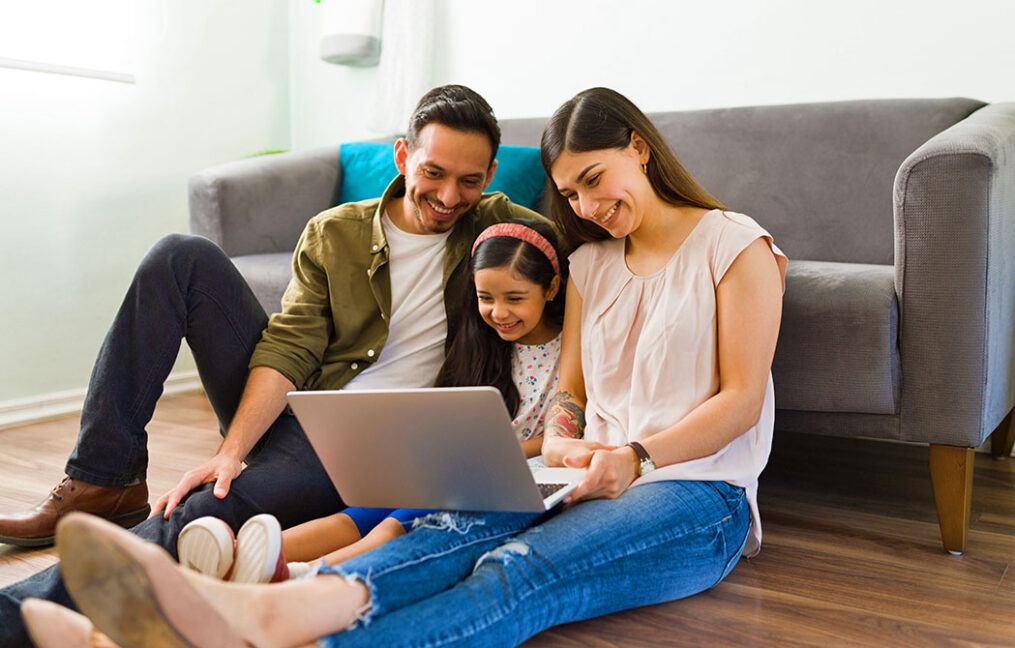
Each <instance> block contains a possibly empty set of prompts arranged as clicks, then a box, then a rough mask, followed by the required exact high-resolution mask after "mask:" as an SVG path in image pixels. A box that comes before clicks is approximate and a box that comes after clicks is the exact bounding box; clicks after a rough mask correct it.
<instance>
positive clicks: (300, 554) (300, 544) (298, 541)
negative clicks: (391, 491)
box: [282, 506, 392, 562]
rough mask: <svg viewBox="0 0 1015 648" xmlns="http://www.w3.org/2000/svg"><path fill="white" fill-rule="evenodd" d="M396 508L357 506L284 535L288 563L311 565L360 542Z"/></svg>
mask: <svg viewBox="0 0 1015 648" xmlns="http://www.w3.org/2000/svg"><path fill="white" fill-rule="evenodd" d="M391 511H392V509H384V508H372V507H363V506H353V507H350V508H347V509H345V510H344V511H342V512H341V513H336V514H334V515H329V516H328V517H325V518H320V519H317V520H311V521H309V522H305V523H303V524H300V525H299V526H296V527H293V528H291V529H286V530H285V532H284V533H283V534H282V550H283V552H284V553H285V556H286V559H287V560H292V561H297V562H310V561H313V560H317V559H318V558H320V557H322V556H325V555H327V554H330V553H331V552H333V551H338V550H340V549H342V548H344V547H348V546H349V545H351V544H353V543H355V542H358V541H359V540H361V539H362V538H363V537H364V536H366V535H367V534H368V533H370V531H371V530H372V529H373V528H374V527H375V526H377V525H378V524H379V523H380V522H381V521H382V520H384V518H386V517H387V516H388V514H389V513H391Z"/></svg>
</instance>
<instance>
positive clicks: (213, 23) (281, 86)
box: [0, 0, 1015, 409]
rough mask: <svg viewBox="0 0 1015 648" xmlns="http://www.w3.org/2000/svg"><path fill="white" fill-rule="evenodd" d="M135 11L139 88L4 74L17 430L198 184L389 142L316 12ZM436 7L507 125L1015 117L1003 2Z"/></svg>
mask: <svg viewBox="0 0 1015 648" xmlns="http://www.w3.org/2000/svg"><path fill="white" fill-rule="evenodd" d="M323 1H324V2H329V1H331V2H333V1H336V0H323ZM131 4H132V6H134V7H135V8H136V12H137V15H136V17H135V18H136V26H137V43H138V45H137V49H136V56H135V64H134V70H133V71H134V73H135V75H136V77H137V83H136V85H122V84H116V83H111V82H104V81H96V80H89V79H79V78H71V77H60V76H53V75H45V74H39V73H33V72H25V71H19V70H7V69H2V68H0V143H2V148H0V227H2V229H0V231H2V235H0V304H3V309H4V310H3V315H2V320H0V321H2V322H3V323H2V329H0V333H2V334H0V367H2V369H0V409H2V406H3V404H4V403H6V402H10V401H16V400H18V399H25V398H31V397H35V396H40V395H46V394H51V393H53V392H61V391H64V390H80V389H82V388H83V387H84V386H85V384H86V382H87V379H88V374H89V371H90V369H91V365H92V362H93V360H94V357H95V353H96V351H97V349H98V346H99V344H100V342H101V338H102V335H103V334H104V332H105V330H106V327H107V326H108V324H109V322H110V320H111V319H112V316H113V313H114V311H115V309H116V307H117V306H118V304H119V301H120V299H121V297H122V294H123V291H124V289H125V288H126V286H127V283H128V282H129V279H130V276H131V274H132V272H133V269H134V267H135V265H136V264H137V262H138V260H139V259H140V258H141V256H142V255H143V254H144V252H145V250H147V248H148V247H149V246H150V245H151V243H152V242H154V241H155V240H156V239H157V238H158V237H159V236H161V235H162V234H164V233H167V232H173V231H186V230H187V220H186V219H187V208H186V180H187V177H188V176H189V175H190V174H191V173H193V172H194V171H196V170H198V169H202V168H204V167H207V166H210V165H212V164H216V163H219V162H223V161H226V160H232V159H236V158H241V157H244V156H247V155H250V154H252V153H255V152H257V151H260V150H265V149H275V148H308V147H313V146H333V145H337V144H338V143H340V142H342V141H347V140H352V139H359V138H365V137H372V136H376V135H378V134H379V133H377V132H375V131H372V130H370V129H369V128H368V124H369V123H370V121H371V117H372V111H373V110H374V106H375V105H376V104H375V103H374V101H375V99H376V96H377V91H378V88H379V87H380V86H379V80H378V78H377V68H365V69H356V68H348V67H341V66H335V65H329V64H326V63H323V62H321V61H320V60H319V59H318V54H317V51H318V46H319V42H318V39H319V37H320V18H321V16H320V14H321V7H320V5H318V4H317V3H315V2H313V0H291V1H290V2H288V3H287V2H285V1H284V0H171V1H170V0H134V1H133V2H132V3H131ZM435 7H436V8H435V16H434V25H433V29H434V43H436V50H435V53H434V64H433V66H432V67H431V70H430V74H431V76H432V80H433V83H435V84H438V83H447V82H457V83H465V84H467V85H470V86H472V87H474V88H475V89H477V90H479V91H480V92H481V93H483V94H484V96H486V97H487V99H489V100H490V102H491V104H493V106H494V108H495V110H496V111H497V113H498V115H499V116H500V117H502V118H506V117H522V116H538V115H547V114H549V113H550V112H552V111H553V110H554V109H555V108H556V107H557V106H558V105H559V104H560V103H561V102H563V101H564V100H565V99H567V98H568V97H569V96H571V95H572V94H574V93H575V92H577V91H578V90H581V89H583V88H586V87H589V86H593V85H607V86H612V87H615V88H617V89H618V90H620V91H621V92H624V93H625V94H627V95H629V96H630V97H631V98H632V99H634V100H635V101H636V102H637V103H638V104H639V105H641V106H642V107H643V108H644V109H646V110H649V111H651V110H666V109H692V108H701V107H710V106H730V105H750V104H766V103H789V102H798V101H825V100H835V99H852V98H869V97H920V96H951V95H965V96H970V97H975V98H979V99H983V100H986V101H1012V100H1015V74H1012V72H1011V70H1013V69H1015V38H1012V37H1011V34H1010V32H1011V25H1013V24H1015V3H1008V2H1003V1H1002V0H997V1H994V0H966V1H964V2H961V3H959V2H954V1H946V0H922V1H919V0H889V1H874V0H856V1H854V2H848V3H842V2H839V3H831V2H813V1H811V0H766V1H764V2H762V1H760V0H758V1H749V0H725V1H724V2H701V1H700V0H698V1H695V2H690V1H686V0H626V1H624V2H618V1H617V0H513V1H511V2H495V1H493V0H489V1H477V0H436V1H435ZM419 28H420V29H425V28H426V26H425V25H422V24H421V25H420V26H419ZM190 366H192V365H190V364H189V363H186V362H185V363H184V365H183V366H182V367H181V369H183V370H186V369H187V368H189V367H190Z"/></svg>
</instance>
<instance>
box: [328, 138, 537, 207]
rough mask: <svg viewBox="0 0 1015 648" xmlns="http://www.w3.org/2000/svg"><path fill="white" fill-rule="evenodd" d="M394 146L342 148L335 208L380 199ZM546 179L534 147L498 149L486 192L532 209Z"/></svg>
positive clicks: (392, 173)
mask: <svg viewBox="0 0 1015 648" xmlns="http://www.w3.org/2000/svg"><path fill="white" fill-rule="evenodd" d="M394 155H395V154H394V144H383V143H380V142H352V143H349V144H343V145H342V146H341V149H340V156H339V161H340V162H341V164H342V188H341V189H340V190H339V193H338V204H339V205H341V204H343V203H347V202H357V201H360V200H368V199H370V198H380V197H381V194H383V193H384V190H385V189H387V187H388V185H389V184H390V183H391V181H392V180H394V179H395V176H397V175H398V169H397V168H396V167H395V160H394ZM545 182H546V177H545V175H544V174H543V165H542V164H541V163H540V161H539V149H538V148H536V147H534V146H501V147H500V149H498V151H497V171H496V172H495V173H494V174H493V182H491V183H490V186H489V187H487V189H486V190H487V191H488V192H489V191H502V192H504V194H506V195H507V197H508V198H510V199H511V202H513V203H515V204H517V205H522V206H524V207H528V208H529V209H535V208H536V204H537V203H538V202H539V194H540V193H542V191H543V185H544V184H545Z"/></svg>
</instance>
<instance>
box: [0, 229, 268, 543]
mask: <svg viewBox="0 0 1015 648" xmlns="http://www.w3.org/2000/svg"><path fill="white" fill-rule="evenodd" d="M266 321H267V320H266V318H265V315H264V311H263V310H262V309H261V307H260V305H259V304H258V303H257V300H256V298H255V297H254V295H253V293H252V292H251V291H250V288H249V287H248V286H247V284H246V283H245V282H244V281H243V278H242V277H241V276H240V275H239V273H238V272H237V270H236V268H235V267H234V266H233V264H232V262H231V261H230V260H229V259H228V258H227V257H226V256H225V254H224V253H223V252H222V250H220V249H219V248H217V247H216V246H215V245H214V244H213V243H211V242H210V241H208V240H206V239H202V238H200V237H194V236H183V235H172V236H167V237H165V238H163V239H162V240H161V241H159V242H158V243H157V244H156V245H155V246H154V247H153V248H152V249H151V251H149V253H148V254H147V255H146V256H145V258H144V260H142V262H141V264H140V266H139V267H138V270H137V272H136V273H135V275H134V280H133V282H132V283H131V285H130V288H129V289H128V291H127V295H126V297H125V298H124V301H123V304H122V305H121V307H120V310H119V312H118V313H117V315H116V317H115V319H114V320H113V325H112V326H111V327H110V330H109V333H108V334H107V335H106V339H105V341H104V342H103V343H102V348H101V350H100V351H99V356H98V359H97V360H96V363H95V367H94V369H93V371H92V376H91V380H90V382H89V387H88V395H87V397H86V399H85V404H84V408H83V410H82V412H81V431H80V434H79V436H78V442H77V446H76V447H75V449H74V451H73V452H72V453H71V456H70V458H69V459H68V461H67V468H66V471H67V475H68V479H65V480H64V481H63V482H61V484H60V485H59V486H58V487H57V488H56V489H55V490H54V492H53V493H51V494H50V496H49V497H47V498H46V500H44V501H43V502H42V503H41V504H40V505H39V506H38V507H36V508H35V509H34V510H32V511H28V512H23V513H17V514H13V515H6V516H0V541H4V542H9V543H11V544H20V545H25V546H42V545H46V544H52V539H53V529H54V528H55V526H56V522H57V520H59V519H60V517H61V516H63V515H64V514H66V513H67V512H69V511H86V512H89V513H94V514H95V515H100V516H102V517H105V518H107V519H110V520H113V521H116V522H118V523H119V524H122V525H124V526H132V525H134V524H137V523H138V522H140V521H142V520H144V519H145V517H147V515H148V511H149V510H150V509H149V506H148V495H149V494H148V488H147V485H146V484H145V472H146V470H147V466H148V447H147V445H148V437H147V433H146V431H145V426H146V425H147V423H148V421H149V420H150V418H151V415H152V412H153V411H154V408H155V403H156V401H157V400H158V398H159V395H160V394H161V393H162V385H163V382H164V381H165V379H166V376H168V374H169V371H170V370H171V369H172V366H173V362H174V361H175V360H176V356H177V353H178V351H179V348H180V340H181V339H183V338H184V337H186V339H187V341H188V343H189V344H190V347H191V349H193V351H194V357H195V358H196V359H197V363H198V369H199V371H200V373H201V378H202V381H203V383H204V386H205V390H206V392H207V393H208V396H209V398H210V399H211V402H212V405H213V406H214V407H215V410H216V413H217V414H218V417H219V420H220V421H221V422H222V425H223V426H225V425H226V424H227V423H228V421H229V420H230V419H231V418H232V415H233V412H234V411H235V409H236V405H237V403H238V401H239V395H240V393H241V391H242V389H243V385H244V381H245V379H246V366H247V361H248V360H249V358H250V354H251V353H252V351H253V348H254V345H255V344H256V343H257V340H258V338H259V336H260V333H261V330H262V329H263V328H264V326H265V323H266Z"/></svg>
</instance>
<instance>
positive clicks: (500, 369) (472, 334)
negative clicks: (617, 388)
mask: <svg viewBox="0 0 1015 648" xmlns="http://www.w3.org/2000/svg"><path fill="white" fill-rule="evenodd" d="M505 222H507V223H518V224H521V225H525V226H526V227H530V228H532V229H534V230H536V231H537V232H539V233H540V234H542V235H543V237H544V238H545V239H546V240H547V241H549V242H550V245H552V246H553V249H554V251H556V252H557V259H558V263H559V264H560V268H561V274H562V275H564V274H566V271H565V264H566V258H565V257H564V255H563V254H562V250H561V248H560V245H559V244H558V243H557V241H558V237H557V233H556V231H555V230H554V228H553V226H552V225H550V224H549V223H547V222H545V221H538V220H534V219H532V220H530V219H512V220H509V221H505ZM487 268H509V269H511V270H512V271H514V272H517V273H518V274H519V275H520V276H522V277H524V278H525V279H527V280H528V281H531V282H532V283H535V284H538V285H539V286H542V288H543V290H549V289H550V285H551V283H552V282H553V277H554V276H556V273H555V272H554V271H553V265H552V264H551V263H550V260H549V259H547V258H546V255H545V254H543V252H542V251H541V250H540V249H539V248H537V247H536V246H535V245H532V244H531V243H528V242H526V241H523V240H521V239H517V238H514V237H511V236H495V237H493V238H489V239H486V240H485V241H483V242H482V243H480V244H479V246H478V247H477V248H476V252H475V254H473V255H472V260H471V261H470V263H469V270H470V272H469V278H468V279H467V280H466V282H465V292H464V294H463V295H462V315H461V323H460V324H459V327H458V333H457V334H456V335H455V339H454V341H453V342H452V343H451V348H450V349H449V350H448V357H447V358H446V359H445V360H444V366H442V367H441V370H440V373H439V374H438V375H437V381H436V383H435V385H436V386H437V387H474V386H480V385H490V386H492V387H496V388H497V389H498V390H499V391H500V393H501V396H503V398H504V404H505V405H507V409H508V412H510V413H511V417H512V418H514V416H515V414H517V413H518V404H519V403H518V398H519V396H518V387H517V386H516V385H515V380H514V377H513V376H512V375H511V357H512V355H513V353H514V350H513V345H512V343H511V342H507V341H505V340H502V339H501V338H500V336H499V335H497V332H496V331H494V330H493V329H492V328H490V326H489V325H488V324H487V323H486V322H484V321H483V318H482V317H481V316H480V314H479V299H478V298H477V297H476V281H475V278H474V277H475V273H476V272H477V271H479V270H484V269H487ZM560 281H561V283H560V287H559V288H558V290H557V294H556V295H555V296H554V298H553V300H551V301H549V302H547V304H546V309H545V310H544V311H543V315H544V317H546V316H549V317H550V319H551V320H552V321H554V322H556V323H557V324H562V323H563V321H564V293H565V290H564V286H565V285H566V277H565V276H561V278H560Z"/></svg>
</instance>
